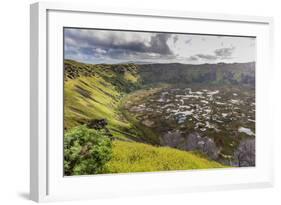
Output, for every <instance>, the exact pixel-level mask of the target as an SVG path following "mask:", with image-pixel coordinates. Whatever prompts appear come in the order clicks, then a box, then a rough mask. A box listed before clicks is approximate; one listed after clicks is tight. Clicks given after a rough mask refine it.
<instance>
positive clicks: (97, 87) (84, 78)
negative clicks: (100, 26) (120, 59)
mask: <svg viewBox="0 0 281 205" xmlns="http://www.w3.org/2000/svg"><path fill="white" fill-rule="evenodd" d="M65 64H67V65H69V66H72V67H74V68H75V69H74V71H76V68H79V69H78V70H79V72H78V74H77V73H76V74H75V75H76V76H75V77H71V76H70V77H69V76H67V75H66V81H65V84H64V100H65V103H64V123H65V124H64V126H65V129H66V130H68V129H69V128H72V127H75V126H77V125H80V124H85V123H86V122H87V120H91V119H106V120H107V121H108V124H109V125H108V128H109V129H110V131H111V133H112V134H113V136H114V137H115V138H116V139H120V140H126V141H143V139H144V138H142V139H140V135H143V133H142V132H140V131H138V129H137V128H138V127H136V126H135V125H136V123H135V122H132V121H131V120H132V119H126V118H125V117H122V116H123V115H122V113H121V111H120V109H119V108H120V107H119V106H120V101H121V99H122V98H123V97H124V96H125V95H126V91H125V90H122V86H124V87H127V88H128V87H129V88H131V87H133V86H134V85H135V84H137V83H138V82H139V78H138V76H137V75H136V73H135V72H134V71H133V70H128V71H126V72H124V73H122V74H120V73H116V72H114V71H112V70H111V69H106V68H105V67H102V66H101V67H100V66H96V65H86V64H81V63H77V62H74V61H65ZM85 70H87V73H86V74H85V73H82V74H81V73H80V72H84V71H85ZM68 73H70V72H67V73H66V74H68ZM132 89H133V88H132ZM132 123H134V124H132ZM146 139H149V137H146ZM150 143H152V141H151V142H150ZM113 152H114V157H113V159H112V160H111V161H110V162H109V164H108V172H110V173H112V172H138V171H161V170H184V169H200V168H211V167H214V168H215V167H220V166H221V165H219V164H218V163H216V162H213V161H209V160H207V159H203V158H202V157H198V156H197V155H195V154H192V153H189V152H184V151H179V150H176V149H172V148H158V147H153V146H151V145H145V144H141V143H137V142H121V141H114V148H113Z"/></svg>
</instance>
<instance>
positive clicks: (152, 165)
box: [105, 141, 225, 173]
mask: <svg viewBox="0 0 281 205" xmlns="http://www.w3.org/2000/svg"><path fill="white" fill-rule="evenodd" d="M222 167H225V166H222V165H221V164H219V163H217V162H214V161H210V160H207V159H206V158H203V157H200V156H198V155H196V154H194V153H191V152H185V151H180V150H177V149H173V148H168V147H155V146H151V145H147V144H143V143H137V142H122V141H115V142H114V143H113V157H112V159H111V160H110V161H109V162H108V164H107V165H106V168H105V169H106V173H126V172H150V171H168V170H188V169H208V168H222Z"/></svg>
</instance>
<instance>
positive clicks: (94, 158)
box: [64, 125, 112, 176]
mask: <svg viewBox="0 0 281 205" xmlns="http://www.w3.org/2000/svg"><path fill="white" fill-rule="evenodd" d="M111 156H112V142H111V140H110V138H109V137H108V136H107V134H106V133H105V132H104V131H103V130H94V129H88V128H87V127H86V126H85V125H82V126H78V127H75V128H72V129H71V130H69V131H68V132H67V133H66V134H65V136H64V174H65V175H68V176H71V175H83V174H98V173H102V172H103V170H104V165H105V163H106V162H108V161H109V160H110V159H111Z"/></svg>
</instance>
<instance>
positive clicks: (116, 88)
mask: <svg viewBox="0 0 281 205" xmlns="http://www.w3.org/2000/svg"><path fill="white" fill-rule="evenodd" d="M77 68H78V69H77ZM138 83H139V82H138V76H137V75H136V74H135V73H134V72H133V71H132V70H126V71H124V72H121V71H119V72H117V71H114V70H111V69H108V68H107V66H102V65H100V66H95V65H86V64H82V63H81V64H80V63H77V62H74V61H65V84H64V129H65V130H68V129H70V128H72V127H75V126H78V125H81V124H86V123H87V122H88V121H90V120H94V119H106V120H107V122H108V128H109V129H110V131H111V132H112V134H113V135H114V137H115V138H119V139H130V138H131V139H134V138H136V136H137V135H138V131H137V130H136V129H135V128H134V127H133V125H132V124H131V123H129V122H128V121H127V120H126V119H125V118H124V117H122V114H120V111H119V110H118V106H119V101H120V99H121V98H122V97H123V96H124V95H125V94H126V93H127V92H129V91H130V89H131V90H133V89H136V87H138V86H139V85H138Z"/></svg>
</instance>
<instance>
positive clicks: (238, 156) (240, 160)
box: [233, 139, 256, 167]
mask: <svg viewBox="0 0 281 205" xmlns="http://www.w3.org/2000/svg"><path fill="white" fill-rule="evenodd" d="M255 144H256V142H255V139H247V140H244V141H242V142H241V143H240V144H239V146H238V148H237V150H236V151H235V153H234V163H233V165H234V166H239V167H252V166H255V164H256V154H255V153H256V149H255Z"/></svg>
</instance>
